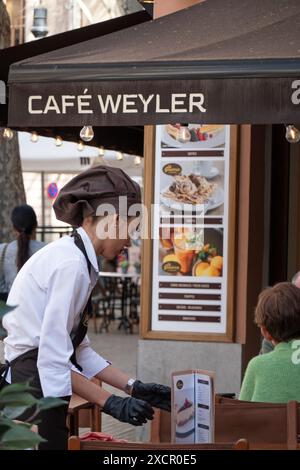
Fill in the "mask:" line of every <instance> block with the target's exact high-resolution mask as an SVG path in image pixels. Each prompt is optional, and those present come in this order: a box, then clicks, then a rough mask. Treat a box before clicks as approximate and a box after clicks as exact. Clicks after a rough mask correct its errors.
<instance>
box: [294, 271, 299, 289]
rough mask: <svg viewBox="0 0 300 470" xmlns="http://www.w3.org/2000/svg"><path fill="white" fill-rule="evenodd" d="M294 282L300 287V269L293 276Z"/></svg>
mask: <svg viewBox="0 0 300 470" xmlns="http://www.w3.org/2000/svg"><path fill="white" fill-rule="evenodd" d="M292 283H293V284H294V285H295V286H296V287H298V289H300V271H298V272H297V273H296V274H294V276H293V277H292Z"/></svg>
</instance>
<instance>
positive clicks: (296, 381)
mask: <svg viewBox="0 0 300 470" xmlns="http://www.w3.org/2000/svg"><path fill="white" fill-rule="evenodd" d="M239 399H240V400H245V401H256V402H269V403H287V402H289V401H290V400H297V401H299V402H300V339H297V340H292V341H289V342H288V343H284V342H282V343H279V344H277V346H275V348H274V350H273V351H272V352H269V353H267V354H262V355H260V356H256V357H254V358H253V359H251V361H250V362H249V364H248V367H247V370H246V372H245V376H244V380H243V384H242V388H241V393H240V396H239Z"/></svg>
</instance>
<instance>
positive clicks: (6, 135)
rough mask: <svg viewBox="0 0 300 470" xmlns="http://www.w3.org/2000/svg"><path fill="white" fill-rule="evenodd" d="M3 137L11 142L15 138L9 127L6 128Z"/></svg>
mask: <svg viewBox="0 0 300 470" xmlns="http://www.w3.org/2000/svg"><path fill="white" fill-rule="evenodd" d="M2 136H3V139H5V140H11V139H12V138H13V136H14V132H13V131H12V130H11V129H10V128H9V127H5V129H4V130H3V134H2Z"/></svg>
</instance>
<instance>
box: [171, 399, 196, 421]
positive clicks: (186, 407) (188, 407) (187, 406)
mask: <svg viewBox="0 0 300 470" xmlns="http://www.w3.org/2000/svg"><path fill="white" fill-rule="evenodd" d="M175 414H176V426H177V427H179V428H180V427H182V426H185V425H186V424H187V423H188V422H189V421H190V420H192V419H193V418H194V416H195V406H194V403H193V402H192V401H191V400H189V399H188V398H185V400H184V402H183V404H182V405H181V406H178V405H175Z"/></svg>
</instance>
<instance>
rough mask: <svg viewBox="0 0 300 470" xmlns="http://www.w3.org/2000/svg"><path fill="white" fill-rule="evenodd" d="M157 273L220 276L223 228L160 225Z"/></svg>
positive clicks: (221, 269)
mask: <svg viewBox="0 0 300 470" xmlns="http://www.w3.org/2000/svg"><path fill="white" fill-rule="evenodd" d="M159 275H166V276H170V275H174V276H192V277H204V278H205V277H221V276H222V275H223V229H217V228H195V227H185V226H182V227H161V228H160V248H159Z"/></svg>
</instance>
